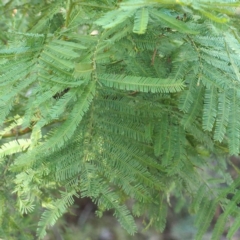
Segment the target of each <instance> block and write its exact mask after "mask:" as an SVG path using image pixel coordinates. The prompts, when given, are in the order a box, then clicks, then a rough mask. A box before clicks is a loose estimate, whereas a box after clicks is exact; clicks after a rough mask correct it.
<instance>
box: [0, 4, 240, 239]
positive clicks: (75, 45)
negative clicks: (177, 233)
mask: <svg viewBox="0 0 240 240" xmlns="http://www.w3.org/2000/svg"><path fill="white" fill-rule="evenodd" d="M3 2H4V3H1V5H0V10H1V13H2V14H1V18H0V29H1V31H0V41H1V42H0V45H1V48H0V121H1V123H0V124H1V132H0V136H1V139H2V140H1V141H2V145H1V149H0V163H1V169H2V170H1V172H2V173H1V177H2V178H1V179H4V180H3V181H1V189H0V195H1V196H3V197H2V198H1V199H2V200H1V204H0V208H1V209H2V210H1V211H0V222H3V221H7V220H6V219H9V213H8V211H7V209H9V208H10V209H11V211H13V205H14V204H12V202H8V201H6V199H7V198H11V196H10V197H9V195H10V193H12V192H14V194H16V196H17V197H16V200H15V198H13V197H12V198H11V199H12V200H11V201H16V202H15V206H16V207H15V208H16V209H17V210H18V211H16V215H14V216H15V217H16V218H19V215H18V214H31V212H32V211H35V210H36V209H37V208H38V207H39V206H42V208H44V212H43V213H42V216H41V217H40V218H39V223H38V227H37V232H36V233H37V236H38V237H39V238H43V237H44V235H45V234H46V229H47V228H48V227H49V226H52V225H54V224H55V223H56V221H57V219H59V218H60V217H61V216H62V215H63V214H64V213H65V212H66V211H67V210H68V208H69V207H70V206H71V205H72V204H73V202H74V197H86V196H87V197H90V198H92V200H93V201H94V202H96V204H97V205H98V207H99V209H98V211H97V215H98V216H101V215H102V213H103V212H104V211H105V210H109V209H113V211H114V215H115V216H116V218H117V219H118V220H119V222H120V224H121V225H122V226H123V227H124V228H125V229H126V230H127V231H128V232H129V233H130V234H134V233H135V232H136V231H137V228H136V225H135V223H134V216H144V217H145V221H146V225H147V227H148V226H150V225H153V226H154V227H156V228H158V229H159V230H160V231H163V230H164V228H165V225H166V216H167V208H168V205H170V200H169V199H170V196H175V197H176V198H177V199H178V200H179V201H180V200H181V199H182V198H185V199H186V201H190V202H191V204H190V207H189V211H190V212H191V213H193V214H196V226H197V227H198V229H199V231H198V233H197V235H196V239H202V237H203V234H204V233H205V232H206V231H207V230H208V228H209V226H210V224H211V221H212V219H213V217H214V214H215V210H216V208H217V207H218V206H220V207H221V209H222V211H223V213H222V214H221V216H220V218H219V219H218V221H217V223H216V225H215V228H214V231H213V235H212V239H219V238H220V236H221V235H222V232H223V230H224V227H225V225H226V222H227V221H228V218H229V217H234V219H235V222H234V223H233V225H232V226H230V229H229V232H228V237H229V238H231V237H232V236H233V235H234V233H235V231H236V230H237V229H238V227H239V226H240V215H239V212H240V211H239V207H238V204H239V202H240V195H239V191H238V188H239V186H240V182H239V181H240V180H239V179H240V178H239V177H237V178H236V179H232V178H231V176H230V175H229V174H228V173H227V169H226V164H225V163H226V160H225V159H224V160H221V157H222V156H225V154H226V153H228V154H230V155H238V154H239V152H240V150H239V147H240V120H239V116H240V85H239V83H240V74H239V67H240V58H239V53H240V47H239V46H240V44H239V41H240V36H239V31H238V26H239V18H238V17H239V16H238V15H239V13H238V11H239V7H240V2H239V1H237V0H236V1H184V0H183V1H162V0H161V1H160V0H141V1H136V0H126V1H123V2H122V3H119V2H121V1H116V0H101V1H78V0H69V1H34V3H32V1H27V0H25V1H17V0H13V1H3ZM207 157H208V159H207ZM13 185H14V190H13ZM10 187H11V188H12V189H11V190H10V191H9V189H10ZM228 194H232V195H233V198H232V199H231V200H229V199H228V198H227V196H228ZM129 198H132V199H133V203H132V205H131V207H130V206H128V204H127V203H126V202H127V199H129ZM15 208H14V209H15ZM8 221H9V224H1V225H2V229H1V231H0V237H1V238H6V239H10V238H9V236H12V235H14V234H15V236H17V234H19V233H20V232H21V234H22V235H21V237H22V238H23V239H26V238H24V236H25V232H24V231H23V230H22V229H24V227H26V225H25V226H22V225H21V224H20V223H16V224H11V225H10V219H9V220H8ZM11 221H12V220H11ZM19 229H20V230H21V231H20V230H19ZM31 234H32V233H31Z"/></svg>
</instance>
